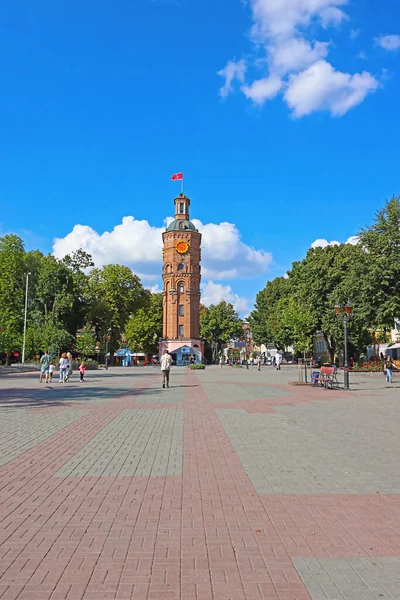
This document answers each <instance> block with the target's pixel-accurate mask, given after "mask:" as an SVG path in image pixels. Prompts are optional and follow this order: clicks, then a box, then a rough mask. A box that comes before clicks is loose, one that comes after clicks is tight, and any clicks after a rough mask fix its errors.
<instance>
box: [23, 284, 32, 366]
mask: <svg viewBox="0 0 400 600" xmlns="http://www.w3.org/2000/svg"><path fill="white" fill-rule="evenodd" d="M29 275H30V273H27V274H26V286H25V314H24V340H23V343H22V364H24V363H25V346H26V321H27V317H28V286H29Z"/></svg>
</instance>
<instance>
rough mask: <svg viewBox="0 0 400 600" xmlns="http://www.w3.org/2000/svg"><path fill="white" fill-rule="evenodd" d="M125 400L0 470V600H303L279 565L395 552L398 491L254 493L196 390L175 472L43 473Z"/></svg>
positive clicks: (190, 392)
mask: <svg viewBox="0 0 400 600" xmlns="http://www.w3.org/2000/svg"><path fill="white" fill-rule="evenodd" d="M186 379H187V381H186V383H187V384H190V385H194V384H196V383H199V381H198V378H197V377H196V375H195V374H194V373H191V372H188V373H187V375H186ZM152 381H153V379H152V378H148V379H147V382H152ZM145 385H146V383H143V384H142V386H143V388H144V386H145ZM275 400H276V399H271V398H270V399H268V403H272V402H274V403H275ZM285 400H286V398H285ZM138 405H140V406H142V407H143V408H154V406H155V405H148V404H140V399H138V401H137V402H134V403H133V402H132V398H130V397H122V398H115V399H114V400H113V401H111V402H110V403H109V404H106V405H97V406H96V405H94V406H93V405H92V407H91V409H90V410H89V413H88V414H87V415H84V416H82V418H81V419H80V420H79V421H77V422H76V423H74V424H73V425H70V426H68V427H66V428H65V429H63V430H62V431H60V432H58V433H57V434H55V435H54V436H52V437H51V438H50V439H49V440H46V441H45V442H42V443H41V444H38V445H37V446H36V447H35V448H33V449H32V450H29V451H28V452H26V453H25V454H24V455H23V456H21V457H19V458H18V459H15V460H13V461H12V462H10V463H9V464H8V465H5V466H4V467H2V468H1V469H0V476H1V479H0V486H1V487H0V521H1V528H0V544H1V545H0V575H1V579H0V598H1V600H10V599H12V598H14V599H17V598H18V600H28V599H34V598H39V599H40V600H46V599H51V600H80V599H82V598H85V600H101V599H119V600H128V599H129V600H132V599H134V600H169V599H171V600H258V599H260V600H261V599H264V600H265V599H269V600H272V599H275V600H276V599H278V600H306V599H309V598H310V596H309V594H308V592H307V590H306V588H305V587H304V585H303V583H302V581H301V579H300V577H299V575H298V573H297V571H296V569H295V567H294V565H293V562H292V558H295V557H313V556H318V557H326V556H329V557H348V556H395V555H397V556H398V555H400V506H399V504H400V503H399V502H398V496H381V495H379V494H376V495H374V496H356V495H352V496H348V495H325V496H323V495H320V496H317V495H316V496H309V495H307V496H289V495H287V496H286V495H258V494H257V493H256V491H255V489H254V488H253V486H252V484H251V482H250V479H249V478H248V476H247V475H246V473H245V471H244V468H243V466H242V464H241V463H240V460H239V458H238V456H237V454H236V452H235V451H234V449H233V447H232V445H231V443H230V441H229V439H228V437H227V435H226V433H225V431H224V429H223V427H222V425H221V423H220V421H219V419H218V418H217V416H216V414H215V411H214V405H213V404H212V403H210V402H208V400H207V397H206V395H205V393H204V391H203V389H202V387H201V385H198V386H197V387H190V388H188V389H187V390H186V394H185V403H184V419H185V421H184V425H185V430H184V466H183V478H181V477H155V478H147V477H133V478H132V477H121V478H114V477H101V478H98V477H97V478H96V477H83V478H81V477H75V478H56V477H54V474H55V473H56V472H57V470H58V469H59V468H60V466H62V465H63V464H65V462H66V461H67V460H69V458H70V457H71V456H73V455H74V454H75V453H76V451H77V450H79V449H80V448H81V447H82V446H84V445H85V444H86V443H87V441H88V440H90V439H91V438H92V437H93V436H94V435H95V434H96V433H98V431H100V430H101V429H102V428H103V427H104V426H105V425H107V424H108V423H110V421H111V420H112V419H114V418H115V416H116V415H117V414H119V412H121V411H122V410H124V409H126V408H127V407H128V406H130V407H135V408H136V407H137V406H138ZM160 406H162V407H163V408H165V409H166V410H168V409H171V408H173V407H174V408H175V405H168V404H160ZM176 406H178V405H176ZM179 406H181V407H182V405H179Z"/></svg>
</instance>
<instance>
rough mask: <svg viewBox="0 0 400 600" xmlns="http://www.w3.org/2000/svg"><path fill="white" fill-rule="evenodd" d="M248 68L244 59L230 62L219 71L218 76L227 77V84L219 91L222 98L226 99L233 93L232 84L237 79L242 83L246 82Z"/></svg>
mask: <svg viewBox="0 0 400 600" xmlns="http://www.w3.org/2000/svg"><path fill="white" fill-rule="evenodd" d="M246 68H247V67H246V63H245V61H244V60H243V59H242V60H239V61H238V62H235V61H233V60H230V61H229V62H228V63H227V64H226V66H225V67H224V68H223V69H221V70H220V71H218V73H217V75H220V76H221V77H225V83H224V85H223V86H222V87H221V88H220V90H219V95H220V96H221V98H226V97H227V96H228V95H229V94H230V92H232V91H233V86H232V83H233V81H234V80H235V79H237V80H238V81H240V82H241V83H243V82H244V76H245V73H246Z"/></svg>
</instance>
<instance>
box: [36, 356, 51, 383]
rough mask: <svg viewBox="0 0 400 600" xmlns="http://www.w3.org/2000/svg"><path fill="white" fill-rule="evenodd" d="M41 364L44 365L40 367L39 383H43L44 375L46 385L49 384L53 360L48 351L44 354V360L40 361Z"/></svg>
mask: <svg viewBox="0 0 400 600" xmlns="http://www.w3.org/2000/svg"><path fill="white" fill-rule="evenodd" d="M40 362H41V363H42V364H41V367H40V378H39V383H42V381H43V375H45V378H46V383H49V367H50V362H51V358H50V354H49V353H48V351H47V350H46V352H45V353H44V354H43V356H42V358H41V359H40Z"/></svg>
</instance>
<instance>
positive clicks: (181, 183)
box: [181, 175, 184, 194]
mask: <svg viewBox="0 0 400 600" xmlns="http://www.w3.org/2000/svg"><path fill="white" fill-rule="evenodd" d="M181 193H182V194H183V193H184V192H183V175H182V183H181Z"/></svg>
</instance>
